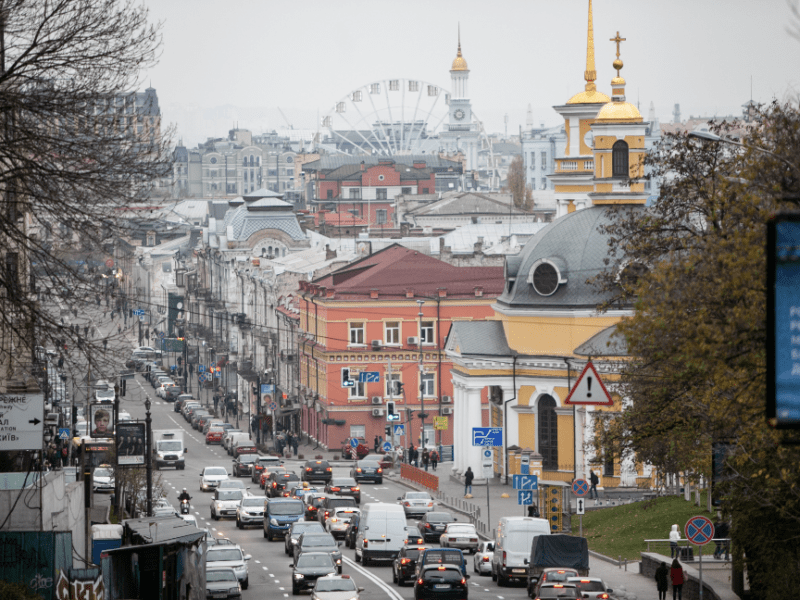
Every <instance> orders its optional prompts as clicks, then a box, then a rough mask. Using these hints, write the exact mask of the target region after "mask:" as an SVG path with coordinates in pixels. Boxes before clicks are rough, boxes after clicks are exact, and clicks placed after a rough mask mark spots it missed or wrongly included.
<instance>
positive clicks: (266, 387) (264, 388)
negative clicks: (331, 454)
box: [261, 383, 275, 396]
mask: <svg viewBox="0 0 800 600" xmlns="http://www.w3.org/2000/svg"><path fill="white" fill-rule="evenodd" d="M274 393H275V386H274V385H273V384H271V383H262V384H261V395H262V396H263V395H264V394H274Z"/></svg>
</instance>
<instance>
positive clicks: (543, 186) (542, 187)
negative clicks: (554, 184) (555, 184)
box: [539, 177, 547, 190]
mask: <svg viewBox="0 0 800 600" xmlns="http://www.w3.org/2000/svg"><path fill="white" fill-rule="evenodd" d="M539 189H540V190H546V189H547V178H546V177H542V181H541V183H540V184H539Z"/></svg>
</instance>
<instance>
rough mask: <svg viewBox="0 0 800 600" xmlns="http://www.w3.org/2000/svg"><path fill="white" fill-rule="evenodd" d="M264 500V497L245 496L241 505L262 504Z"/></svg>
mask: <svg viewBox="0 0 800 600" xmlns="http://www.w3.org/2000/svg"><path fill="white" fill-rule="evenodd" d="M265 503H266V500H265V499H264V498H245V499H244V500H242V506H264V504H265Z"/></svg>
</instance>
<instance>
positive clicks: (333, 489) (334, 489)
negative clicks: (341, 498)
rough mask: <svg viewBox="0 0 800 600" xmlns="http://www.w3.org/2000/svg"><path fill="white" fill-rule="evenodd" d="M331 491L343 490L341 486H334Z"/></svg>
mask: <svg viewBox="0 0 800 600" xmlns="http://www.w3.org/2000/svg"><path fill="white" fill-rule="evenodd" d="M331 491H332V492H340V491H341V488H338V487H332V488H331Z"/></svg>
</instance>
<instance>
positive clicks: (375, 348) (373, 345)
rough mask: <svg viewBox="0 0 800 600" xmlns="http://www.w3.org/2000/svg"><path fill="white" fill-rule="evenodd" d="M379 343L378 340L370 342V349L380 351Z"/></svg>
mask: <svg viewBox="0 0 800 600" xmlns="http://www.w3.org/2000/svg"><path fill="white" fill-rule="evenodd" d="M380 347H381V341H380V340H372V349H373V350H380Z"/></svg>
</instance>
